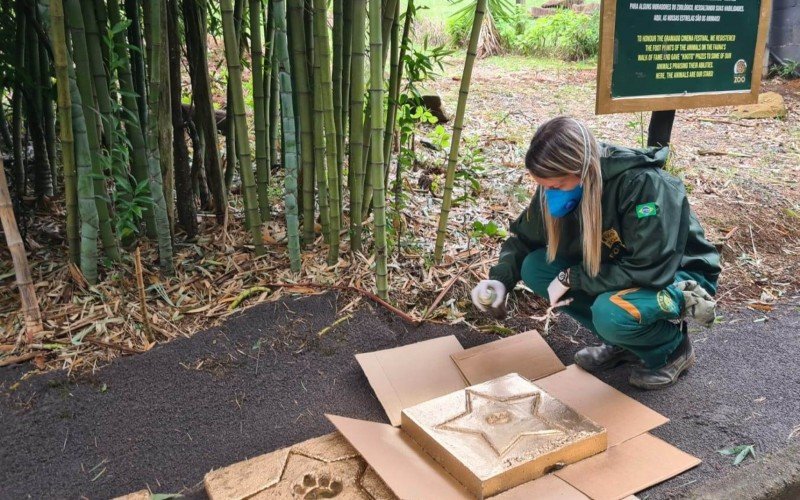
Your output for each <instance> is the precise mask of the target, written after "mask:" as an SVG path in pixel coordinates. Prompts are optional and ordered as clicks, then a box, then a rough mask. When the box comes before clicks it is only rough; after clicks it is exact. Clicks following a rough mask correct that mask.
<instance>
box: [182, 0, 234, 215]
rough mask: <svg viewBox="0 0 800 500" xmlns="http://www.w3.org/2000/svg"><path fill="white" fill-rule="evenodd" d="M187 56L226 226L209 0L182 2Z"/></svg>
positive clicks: (212, 183)
mask: <svg viewBox="0 0 800 500" xmlns="http://www.w3.org/2000/svg"><path fill="white" fill-rule="evenodd" d="M182 5H183V18H184V33H185V34H186V54H187V59H188V61H189V76H190V77H191V81H192V101H193V103H194V123H195V124H196V125H197V127H198V133H199V134H201V136H202V139H203V141H202V142H203V145H204V148H205V149H204V154H203V156H204V159H205V165H206V177H207V181H208V187H209V191H210V192H211V196H212V198H213V199H214V213H215V214H216V215H217V224H220V225H224V224H225V220H226V218H227V213H228V196H227V191H226V189H225V182H224V178H223V173H222V166H221V163H220V157H219V150H218V147H219V140H218V136H217V122H216V119H215V116H214V106H213V104H212V102H211V83H210V82H211V78H210V77H209V74H208V47H207V45H206V37H207V35H206V28H205V26H206V20H205V17H206V16H205V11H206V0H199V1H196V2H192V1H183V2H182Z"/></svg>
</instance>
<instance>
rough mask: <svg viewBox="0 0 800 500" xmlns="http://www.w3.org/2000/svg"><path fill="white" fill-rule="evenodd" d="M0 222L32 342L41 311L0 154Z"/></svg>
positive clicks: (38, 327) (38, 325) (40, 328)
mask: <svg viewBox="0 0 800 500" xmlns="http://www.w3.org/2000/svg"><path fill="white" fill-rule="evenodd" d="M54 1H57V0H54ZM0 222H2V227H3V232H4V233H5V235H6V244H7V245H8V251H9V252H10V253H11V260H13V261H14V272H15V274H16V275H17V288H18V289H19V295H20V299H21V302H22V313H23V315H24V317H25V338H26V340H27V341H28V343H29V344H30V343H33V340H34V338H33V336H34V335H35V334H37V333H39V332H41V331H42V313H41V312H40V311H39V300H38V299H37V298H36V289H35V288H34V286H33V280H32V279H31V269H30V267H29V266H28V256H27V255H26V254H25V245H23V243H22V237H21V236H20V234H19V228H18V227H17V220H16V219H15V218H14V209H13V208H12V205H11V193H9V192H8V184H7V182H6V170H5V168H4V167H3V158H2V156H0Z"/></svg>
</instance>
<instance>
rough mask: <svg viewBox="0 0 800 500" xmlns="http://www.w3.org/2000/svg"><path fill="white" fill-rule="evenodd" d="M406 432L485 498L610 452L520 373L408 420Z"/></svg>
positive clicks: (419, 410)
mask: <svg viewBox="0 0 800 500" xmlns="http://www.w3.org/2000/svg"><path fill="white" fill-rule="evenodd" d="M401 420H402V422H401V427H402V429H403V431H405V432H406V433H408V434H409V435H410V436H411V437H412V438H413V439H414V440H415V441H417V443H419V444H420V446H421V447H422V448H423V449H424V450H425V451H426V452H428V453H429V454H430V455H431V456H432V457H433V458H434V459H436V461H438V462H439V463H440V464H442V466H443V467H444V468H445V469H446V470H447V471H448V472H449V473H450V474H452V475H453V476H454V477H455V478H456V479H458V480H459V481H460V482H461V483H462V484H463V485H464V486H466V487H467V489H469V490H470V491H471V492H472V493H473V494H475V495H476V496H478V497H479V498H483V497H488V496H491V495H495V494H497V493H500V492H502V491H505V490H507V489H509V488H513V487H514V486H517V485H519V484H522V483H525V482H527V481H531V480H533V479H536V478H538V477H540V476H543V475H544V474H546V473H548V472H550V471H552V470H556V469H559V468H561V467H563V466H565V465H567V464H571V463H574V462H577V461H579V460H582V459H584V458H587V457H590V456H592V455H595V454H597V453H600V452H602V451H604V450H605V449H606V448H607V437H606V431H605V429H604V428H602V427H600V426H599V425H597V424H595V423H594V422H592V421H591V420H589V419H588V418H586V417H584V416H582V415H580V414H578V413H577V412H576V411H574V410H573V409H572V408H570V407H568V406H566V405H565V404H563V403H561V402H560V401H559V400H557V399H555V398H554V397H553V396H551V395H549V394H548V393H547V392H545V391H544V390H542V389H541V388H540V387H538V386H537V385H535V384H533V383H532V382H530V381H528V380H527V379H525V378H523V377H521V376H519V375H518V374H516V373H512V374H509V375H505V376H502V377H499V378H496V379H493V380H489V381H487V382H484V383H482V384H478V385H473V386H471V387H467V388H466V389H463V390H459V391H456V392H452V393H450V394H447V395H445V396H442V397H439V398H436V399H432V400H430V401H427V402H425V403H421V404H418V405H416V406H412V407H411V408H406V409H404V410H403V412H402V419H401Z"/></svg>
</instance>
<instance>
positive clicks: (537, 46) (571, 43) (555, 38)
mask: <svg viewBox="0 0 800 500" xmlns="http://www.w3.org/2000/svg"><path fill="white" fill-rule="evenodd" d="M599 43H600V14H599V13H595V14H592V15H587V14H583V13H580V12H574V11H571V10H569V9H559V11H558V12H557V13H556V14H554V15H552V16H546V17H540V18H538V19H535V20H532V21H530V22H528V23H526V26H525V28H524V30H523V31H522V32H521V34H519V35H518V36H517V37H516V38H515V39H514V41H513V42H512V48H513V49H514V51H515V52H519V53H521V54H524V55H530V56H540V57H557V58H559V59H564V60H567V61H578V60H581V59H586V58H589V57H593V56H595V55H597V51H598V47H599Z"/></svg>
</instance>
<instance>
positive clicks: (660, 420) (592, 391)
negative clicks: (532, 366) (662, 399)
mask: <svg viewBox="0 0 800 500" xmlns="http://www.w3.org/2000/svg"><path fill="white" fill-rule="evenodd" d="M536 385H538V386H539V387H541V388H542V389H544V390H545V391H547V392H549V393H550V394H552V395H553V396H554V397H555V398H557V399H559V400H560V401H561V402H562V403H564V404H565V405H567V406H570V407H572V409H574V410H575V411H577V412H578V413H580V414H582V415H584V416H586V417H588V418H590V419H591V420H594V422H595V423H597V424H600V425H601V426H603V427H605V428H606V431H607V432H608V446H609V447H612V446H615V445H618V444H620V443H622V442H624V441H627V440H629V439H631V438H634V437H636V436H638V435H640V434H644V433H645V432H647V431H650V430H652V429H655V428H656V427H658V426H659V425H662V424H665V423H667V422H669V419H668V418H667V417H665V416H663V415H661V414H660V413H658V412H656V411H654V410H651V409H650V408H648V407H647V406H645V405H643V404H642V403H639V402H638V401H636V400H635V399H633V398H631V397H628V396H626V395H625V394H623V393H621V392H619V391H618V390H616V389H614V388H613V387H611V386H610V385H608V384H606V383H605V382H602V381H601V380H600V379H598V378H596V377H594V376H592V375H590V374H589V373H587V372H585V371H583V370H582V369H581V368H579V367H578V366H576V365H569V366H568V367H567V369H566V370H563V371H560V372H558V373H555V374H553V375H550V376H549V377H545V378H542V379H539V380H537V381H536ZM590 496H591V495H590Z"/></svg>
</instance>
